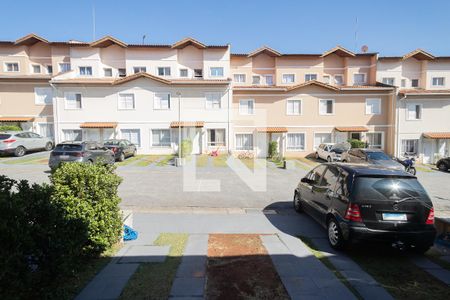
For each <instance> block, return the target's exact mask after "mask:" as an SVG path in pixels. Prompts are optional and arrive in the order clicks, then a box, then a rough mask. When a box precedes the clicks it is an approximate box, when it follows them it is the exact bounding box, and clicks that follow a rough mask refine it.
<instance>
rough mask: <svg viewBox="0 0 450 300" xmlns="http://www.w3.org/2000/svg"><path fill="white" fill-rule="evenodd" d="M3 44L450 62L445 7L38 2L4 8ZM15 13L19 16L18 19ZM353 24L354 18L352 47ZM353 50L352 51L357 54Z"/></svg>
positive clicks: (382, 1)
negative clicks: (180, 45)
mask: <svg viewBox="0 0 450 300" xmlns="http://www.w3.org/2000/svg"><path fill="white" fill-rule="evenodd" d="M7 3H8V4H7V5H6V3H3V4H2V6H3V8H5V7H7V8H8V13H6V11H5V10H4V11H3V14H2V18H0V40H15V39H17V38H19V37H21V36H23V35H25V34H28V33H30V32H35V33H37V34H39V35H41V36H43V37H45V38H47V39H48V40H52V41H56V40H57V41H64V40H69V39H77V40H82V41H91V40H92V39H93V30H92V28H93V26H92V23H93V22H92V7H93V6H95V15H96V37H97V38H99V37H102V36H104V35H112V36H115V37H117V38H119V39H121V40H123V41H125V42H127V43H141V41H142V36H143V35H144V34H145V35H146V36H147V38H146V43H157V44H161V43H169V44H170V43H173V42H175V41H177V40H179V39H181V38H183V37H186V36H192V37H194V38H196V39H198V40H200V41H202V42H204V43H207V44H226V43H231V45H232V52H234V53H247V52H249V51H252V50H254V49H255V48H258V47H260V46H261V45H268V46H270V47H272V48H274V49H276V50H278V51H280V52H283V53H320V52H323V51H325V50H328V49H330V48H332V47H334V46H335V45H338V44H339V45H342V46H344V47H347V48H348V49H350V50H353V51H354V50H359V49H360V48H361V46H362V45H368V47H369V51H371V52H372V51H373V52H379V53H380V54H381V55H401V54H404V53H406V52H409V51H411V50H413V49H415V48H423V49H426V50H428V51H430V52H431V53H432V54H435V55H449V56H450V15H449V12H450V1H445V0H442V1H437V0H427V1H423V0H422V1H417V0H410V1H406V0H390V1H387V0H378V1H377V0H359V1H353V0H349V1H331V0H321V1H313V0H309V1H301V0H297V1H295V0H278V1H274V0H271V1H267V0H241V1H238V0H228V1H216V0H209V1H206V0H197V1H193V0H192V1H183V0H165V1H160V0H147V1H144V0H139V1H137V0H136V1H135V0H125V1H124V0H122V1H118V0H109V1H107V0H77V1H65V0H58V1H57V0H41V1H33V0H26V1H18V0H16V1H8V2H7ZM15 11H18V12H20V14H15V13H14V12H15ZM356 18H358V26H357V27H358V29H357V32H358V33H357V37H358V38H357V42H356V43H355V28H356ZM355 45H356V46H355Z"/></svg>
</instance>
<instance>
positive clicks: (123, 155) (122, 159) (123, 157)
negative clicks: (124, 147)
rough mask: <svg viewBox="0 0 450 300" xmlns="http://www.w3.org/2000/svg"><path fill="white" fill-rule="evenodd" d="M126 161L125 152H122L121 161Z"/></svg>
mask: <svg viewBox="0 0 450 300" xmlns="http://www.w3.org/2000/svg"><path fill="white" fill-rule="evenodd" d="M124 160H125V154H123V152H122V153H120V155H119V161H124Z"/></svg>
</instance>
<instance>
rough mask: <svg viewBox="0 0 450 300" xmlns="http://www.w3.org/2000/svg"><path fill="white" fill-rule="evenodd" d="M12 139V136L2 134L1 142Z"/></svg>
mask: <svg viewBox="0 0 450 300" xmlns="http://www.w3.org/2000/svg"><path fill="white" fill-rule="evenodd" d="M10 137H11V135H10V134H0V140H7V139H9V138H10Z"/></svg>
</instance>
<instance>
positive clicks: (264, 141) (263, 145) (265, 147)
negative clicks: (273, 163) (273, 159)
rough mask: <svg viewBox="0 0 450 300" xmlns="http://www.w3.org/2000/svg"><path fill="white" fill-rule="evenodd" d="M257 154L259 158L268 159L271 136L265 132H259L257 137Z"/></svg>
mask: <svg viewBox="0 0 450 300" xmlns="http://www.w3.org/2000/svg"><path fill="white" fill-rule="evenodd" d="M256 143H257V147H258V148H257V149H258V150H257V153H256V156H257V157H259V158H266V157H267V154H268V151H269V135H268V134H267V133H265V132H258V133H257V135H256Z"/></svg>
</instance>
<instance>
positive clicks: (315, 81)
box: [287, 80, 339, 91]
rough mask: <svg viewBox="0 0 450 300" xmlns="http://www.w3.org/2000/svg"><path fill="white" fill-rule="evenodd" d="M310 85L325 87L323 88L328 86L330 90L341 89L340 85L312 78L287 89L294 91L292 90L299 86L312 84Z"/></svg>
mask: <svg viewBox="0 0 450 300" xmlns="http://www.w3.org/2000/svg"><path fill="white" fill-rule="evenodd" d="M310 85H315V86H319V87H323V88H326V89H329V90H332V91H339V87H336V86H332V85H329V84H326V83H323V82H320V81H317V80H310V81H307V82H304V83H300V84H296V85H293V86H290V87H288V88H287V90H288V91H292V90H296V89H299V88H303V87H307V86H310Z"/></svg>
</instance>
